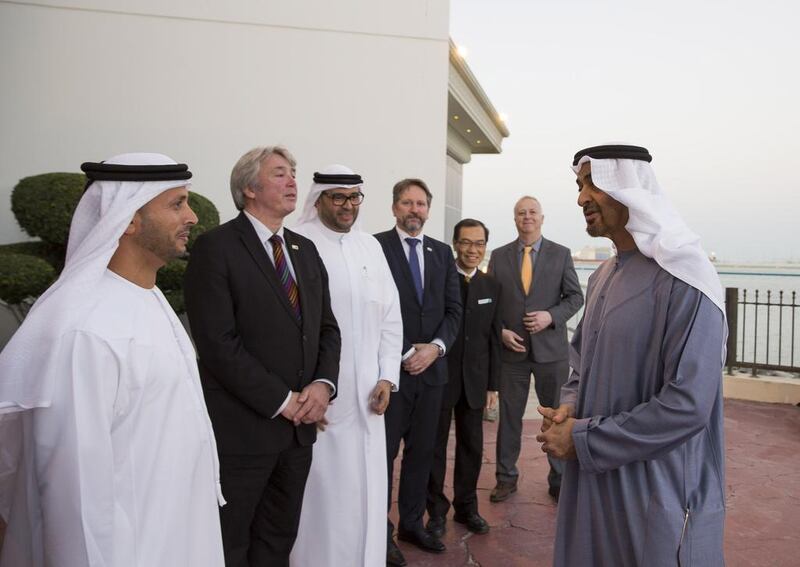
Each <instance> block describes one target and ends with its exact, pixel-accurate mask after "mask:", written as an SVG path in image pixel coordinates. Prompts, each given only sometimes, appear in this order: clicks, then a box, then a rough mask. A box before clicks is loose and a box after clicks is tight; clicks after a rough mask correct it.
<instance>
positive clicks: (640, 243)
mask: <svg viewBox="0 0 800 567" xmlns="http://www.w3.org/2000/svg"><path fill="white" fill-rule="evenodd" d="M586 162H590V163H591V168H592V182H593V183H594V185H595V187H597V188H598V189H600V190H602V191H603V192H605V193H607V194H608V195H609V196H611V197H612V198H613V199H614V200H616V201H619V202H620V203H622V204H623V205H625V206H626V207H628V215H629V219H628V224H626V225H625V228H626V230H627V231H628V232H629V233H630V234H631V236H633V240H634V241H635V242H636V246H637V247H638V248H639V251H640V252H641V253H642V254H644V255H645V256H647V257H648V258H652V259H653V260H655V261H656V262H657V263H658V265H659V266H661V267H662V268H663V269H664V270H666V271H667V272H669V273H670V274H672V275H673V276H675V277H676V278H678V279H679V280H681V281H684V282H686V283H687V284H689V285H690V286H692V287H695V288H697V289H698V290H700V291H701V292H702V293H703V294H704V295H706V296H707V297H708V298H709V299H710V300H711V301H713V302H714V303H715V304H716V306H717V307H719V309H720V310H721V311H722V313H723V316H724V314H725V293H724V291H723V289H722V283H721V282H720V279H719V275H718V274H717V271H716V269H715V268H714V266H713V264H711V261H710V260H709V259H708V255H707V254H706V253H705V251H704V250H703V248H702V247H701V246H700V237H699V236H698V235H697V234H695V233H694V232H693V231H692V230H691V229H690V228H689V227H688V226H687V225H686V223H685V222H684V221H683V219H682V218H681V217H680V215H679V214H678V212H677V210H675V207H674V206H673V205H672V203H671V202H670V200H669V198H668V197H667V195H666V194H665V193H664V191H663V190H662V189H661V187H660V186H659V185H658V182H657V181H656V176H655V174H654V173H653V168H652V166H651V165H650V163H648V162H646V161H641V160H634V159H595V158H592V157H589V156H583V157H581V159H580V160H579V161H578V163H577V165H574V166H572V169H573V170H574V171H575V173H578V171H579V170H580V168H581V166H582V165H583V164H584V163H586Z"/></svg>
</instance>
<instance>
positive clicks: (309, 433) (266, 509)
mask: <svg viewBox="0 0 800 567" xmlns="http://www.w3.org/2000/svg"><path fill="white" fill-rule="evenodd" d="M231 193H232V195H233V199H234V202H235V204H236V207H237V208H238V209H239V210H240V211H241V213H240V214H239V216H237V217H236V218H234V219H233V220H231V221H229V222H227V223H225V224H223V225H221V226H219V227H217V228H215V229H213V230H211V231H209V232H207V233H205V234H203V235H202V236H201V237H199V238H198V239H197V242H196V243H195V245H194V247H193V249H192V256H191V259H190V261H189V266H188V268H187V270H186V280H185V283H184V293H185V297H186V311H187V314H188V315H189V322H190V324H191V329H192V335H193V337H194V340H195V344H196V346H197V351H198V354H199V357H200V375H201V379H202V382H203V390H204V394H205V398H206V404H207V406H208V413H209V415H210V417H211V422H212V424H213V426H214V432H215V434H216V438H217V446H218V448H219V455H220V473H221V481H222V492H223V495H224V496H225V499H226V500H227V504H226V505H225V506H224V507H223V508H222V509H221V512H220V518H221V524H222V540H223V546H224V549H225V564H226V565H227V567H248V566H256V565H259V566H260V565H270V566H284V565H285V566H287V567H288V565H289V553H290V552H291V550H292V547H293V545H294V541H295V538H296V536H297V527H298V523H299V521H300V509H301V506H302V503H303V491H304V489H305V484H306V478H307V477H308V471H309V468H310V466H311V453H312V447H311V446H312V444H313V443H314V441H315V440H316V422H318V421H320V420H321V419H322V418H323V416H324V414H325V410H326V409H327V407H328V402H329V400H330V399H331V398H332V397H333V396H334V395H335V393H336V383H337V377H338V374H339V350H340V345H341V340H340V334H339V327H338V326H337V324H336V319H335V317H334V315H333V312H332V310H331V302H330V295H329V293H328V275H327V272H326V271H325V266H324V264H323V263H322V260H321V259H320V257H319V254H318V253H317V249H316V247H315V246H314V244H313V243H312V242H311V241H310V240H308V239H307V238H305V237H303V236H300V235H299V234H296V233H294V232H291V231H290V230H287V229H285V228H284V227H283V219H284V217H286V216H287V215H288V214H289V213H291V212H292V211H293V210H294V208H295V205H296V203H297V185H296V184H295V160H294V158H293V157H292V155H291V154H290V153H289V152H288V150H286V149H285V148H282V147H279V146H275V147H263V148H255V149H253V150H251V151H249V152H247V153H246V154H245V155H243V156H242V157H241V158H240V159H239V161H238V162H237V163H236V165H235V166H234V168H233V171H232V173H231Z"/></svg>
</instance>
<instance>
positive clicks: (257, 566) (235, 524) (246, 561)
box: [219, 418, 312, 567]
mask: <svg viewBox="0 0 800 567" xmlns="http://www.w3.org/2000/svg"><path fill="white" fill-rule="evenodd" d="M279 419H280V418H279ZM311 455H312V447H310V446H309V447H301V446H300V445H298V444H297V440H296V439H295V440H293V441H292V445H291V446H290V447H289V448H287V449H284V450H283V451H281V452H280V453H274V454H270V455H220V459H219V460H220V478H221V481H222V493H223V495H224V496H225V500H226V501H227V504H225V506H223V507H222V508H220V524H221V527H222V545H223V548H224V551H225V566H226V567H284V566H285V567H288V566H289V553H290V552H291V551H292V547H293V546H294V541H295V539H296V538H297V528H298V525H299V524H300V509H301V508H302V505H303V492H304V491H305V487H306V479H307V478H308V471H309V469H310V468H311Z"/></svg>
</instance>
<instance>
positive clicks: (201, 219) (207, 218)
mask: <svg viewBox="0 0 800 567" xmlns="http://www.w3.org/2000/svg"><path fill="white" fill-rule="evenodd" d="M189 206H190V207H191V208H192V210H193V211H194V214H196V215H197V224H196V225H194V226H193V227H192V231H191V232H190V233H189V244H188V245H187V246H188V248H190V249H191V247H192V244H194V241H195V239H196V238H197V237H198V236H200V235H201V234H203V233H204V232H205V231H207V230H210V229H212V228H214V227H216V226H219V211H217V207H215V206H214V203H212V202H211V201H210V200H208V199H206V198H205V197H203V196H202V195H199V194H197V193H194V192H192V191H190V192H189Z"/></svg>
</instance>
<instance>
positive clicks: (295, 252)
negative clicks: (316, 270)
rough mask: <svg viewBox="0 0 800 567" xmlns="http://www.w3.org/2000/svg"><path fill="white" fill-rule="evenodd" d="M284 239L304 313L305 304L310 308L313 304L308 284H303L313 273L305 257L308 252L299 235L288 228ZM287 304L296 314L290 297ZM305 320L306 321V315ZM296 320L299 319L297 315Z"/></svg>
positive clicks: (301, 309)
mask: <svg viewBox="0 0 800 567" xmlns="http://www.w3.org/2000/svg"><path fill="white" fill-rule="evenodd" d="M283 240H284V242H285V244H286V249H285V250H284V252H285V253H286V254H288V255H289V258H290V259H291V261H292V267H293V268H294V273H295V275H296V276H297V277H295V283H296V284H297V290H298V292H299V294H300V312H301V313H302V311H303V306H304V305H306V306H309V308H310V306H311V301H310V300H309V299H308V286H307V285H303V284H304V283H307V282H308V279H309V278H310V277H311V274H309V273H308V271H307V270H306V267H307V264H306V262H305V259H306V258H307V253H306V251H305V247H302V248H301V246H300V240H299V239H298V238H297V235H296V234H295V233H293V232H292V231H290V230H288V229H286V228H284V229H283ZM283 295H284V296H285V295H286V294H285V293H284V294H283ZM286 306H287V307H288V308H289V309H290V310H291V311H292V314H294V311H293V310H292V309H291V303H289V298H286ZM303 320H304V321H305V317H304V318H303ZM295 321H297V318H296V317H295Z"/></svg>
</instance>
